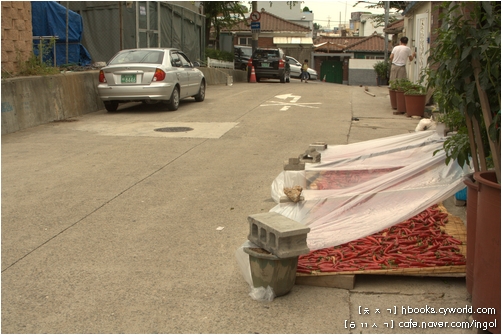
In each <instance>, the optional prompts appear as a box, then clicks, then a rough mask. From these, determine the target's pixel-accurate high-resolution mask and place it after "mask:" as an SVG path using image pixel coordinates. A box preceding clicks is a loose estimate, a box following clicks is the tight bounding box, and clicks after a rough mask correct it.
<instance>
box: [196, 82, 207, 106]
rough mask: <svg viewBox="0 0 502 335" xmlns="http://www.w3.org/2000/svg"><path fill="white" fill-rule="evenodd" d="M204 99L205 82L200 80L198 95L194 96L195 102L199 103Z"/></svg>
mask: <svg viewBox="0 0 502 335" xmlns="http://www.w3.org/2000/svg"><path fill="white" fill-rule="evenodd" d="M205 97H206V81H205V80H202V81H201V82H200V87H199V93H197V95H195V96H194V98H195V101H198V102H201V101H204V98H205Z"/></svg>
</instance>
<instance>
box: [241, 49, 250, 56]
mask: <svg viewBox="0 0 502 335" xmlns="http://www.w3.org/2000/svg"><path fill="white" fill-rule="evenodd" d="M241 52H242V54H243V55H245V56H248V57H251V55H252V53H253V49H251V48H242V49H241Z"/></svg>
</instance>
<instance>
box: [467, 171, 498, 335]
mask: <svg viewBox="0 0 502 335" xmlns="http://www.w3.org/2000/svg"><path fill="white" fill-rule="evenodd" d="M474 180H476V181H477V182H478V184H479V191H478V202H477V203H478V206H477V213H476V245H475V249H474V282H473V287H472V307H473V310H474V311H476V309H477V308H493V309H494V311H495V314H475V315H473V316H474V318H475V319H476V321H479V322H482V323H483V322H487V325H488V331H489V332H491V333H499V334H500V184H498V183H497V178H496V175H495V172H494V171H485V172H475V173H474ZM495 320H497V321H498V322H496V323H494V321H495Z"/></svg>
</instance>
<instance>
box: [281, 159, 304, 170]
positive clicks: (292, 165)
mask: <svg viewBox="0 0 502 335" xmlns="http://www.w3.org/2000/svg"><path fill="white" fill-rule="evenodd" d="M301 170H305V163H304V162H300V159H299V158H290V159H289V160H288V161H285V162H284V171H301Z"/></svg>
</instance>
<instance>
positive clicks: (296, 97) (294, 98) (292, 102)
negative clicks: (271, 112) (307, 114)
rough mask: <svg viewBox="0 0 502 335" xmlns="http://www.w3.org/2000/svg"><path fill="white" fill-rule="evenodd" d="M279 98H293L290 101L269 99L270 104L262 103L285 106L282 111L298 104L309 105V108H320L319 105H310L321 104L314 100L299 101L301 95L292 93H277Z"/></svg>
mask: <svg viewBox="0 0 502 335" xmlns="http://www.w3.org/2000/svg"><path fill="white" fill-rule="evenodd" d="M275 97H276V98H278V99H281V100H286V99H289V98H291V100H290V101H289V102H282V101H267V102H269V104H263V105H260V106H261V107H267V106H283V107H282V108H281V111H287V110H288V109H289V108H290V107H291V106H297V107H307V108H319V107H314V106H309V105H320V104H321V103H320V102H313V103H298V102H297V101H298V100H300V98H301V96H300V95H292V94H291V93H288V94H282V95H276V96H275Z"/></svg>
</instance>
